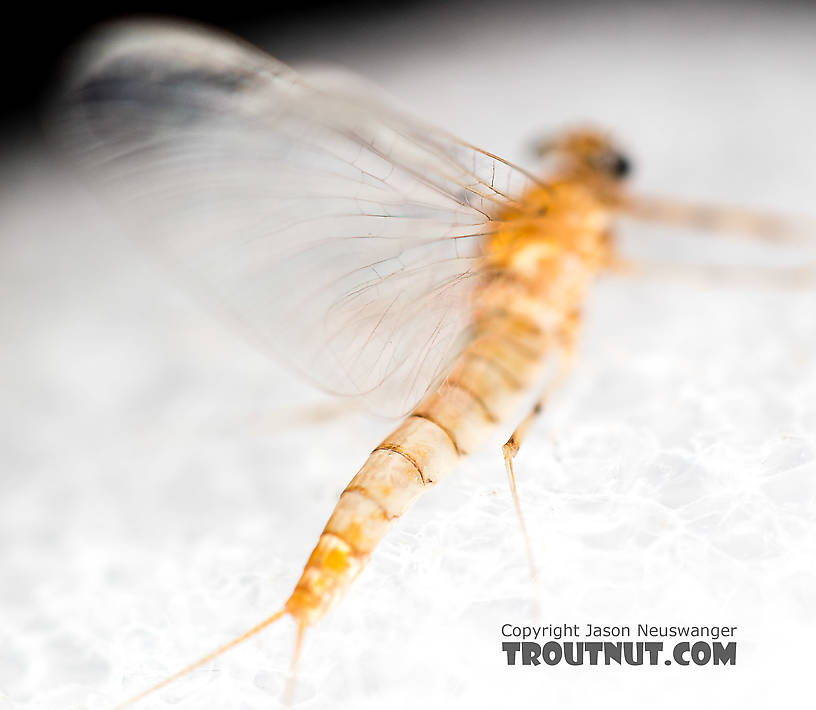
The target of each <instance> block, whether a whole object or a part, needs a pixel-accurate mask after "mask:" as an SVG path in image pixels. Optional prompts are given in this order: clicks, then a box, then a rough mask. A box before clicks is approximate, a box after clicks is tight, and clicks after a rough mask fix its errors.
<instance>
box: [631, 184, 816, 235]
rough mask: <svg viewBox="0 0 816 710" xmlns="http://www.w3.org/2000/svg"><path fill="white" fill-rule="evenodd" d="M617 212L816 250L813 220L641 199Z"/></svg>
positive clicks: (815, 221) (663, 200)
mask: <svg viewBox="0 0 816 710" xmlns="http://www.w3.org/2000/svg"><path fill="white" fill-rule="evenodd" d="M620 211H621V212H622V213H623V214H625V215H626V216H628V217H632V218H634V219H638V220H642V221H645V222H655V223H659V224H666V225H671V226H675V227H681V228H683V227H685V228H689V229H699V230H702V231H707V232H721V233H724V234H729V235H732V236H740V235H741V236H743V237H747V238H753V239H760V240H764V241H769V242H775V243H778V244H802V245H810V246H816V220H814V219H812V218H809V217H787V216H785V217H783V216H781V215H776V214H771V213H767V212H762V211H758V210H751V209H747V208H742V207H728V206H719V205H709V204H701V203H694V202H683V201H680V200H674V199H664V198H659V197H644V196H639V197H633V198H629V199H628V200H626V201H625V202H624V204H623V205H622V206H621V207H620Z"/></svg>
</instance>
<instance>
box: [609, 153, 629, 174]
mask: <svg viewBox="0 0 816 710" xmlns="http://www.w3.org/2000/svg"><path fill="white" fill-rule="evenodd" d="M631 171H632V164H631V163H630V162H629V160H627V159H626V158H625V157H624V156H623V155H620V154H616V155H615V157H614V158H613V159H612V162H611V165H610V169H609V172H611V173H612V174H613V175H614V176H615V177H618V178H623V177H626V176H627V175H628V174H629V173H630V172H631Z"/></svg>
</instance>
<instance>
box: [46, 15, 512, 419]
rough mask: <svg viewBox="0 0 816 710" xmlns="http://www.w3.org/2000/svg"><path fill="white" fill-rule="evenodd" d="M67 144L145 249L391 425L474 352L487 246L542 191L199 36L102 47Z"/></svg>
mask: <svg viewBox="0 0 816 710" xmlns="http://www.w3.org/2000/svg"><path fill="white" fill-rule="evenodd" d="M52 125H53V126H54V127H55V129H56V132H57V135H58V137H59V140H60V142H61V144H62V145H63V146H64V147H65V148H66V149H67V150H68V151H69V152H70V153H71V154H72V156H73V158H74V159H76V160H79V161H80V162H81V164H82V165H83V166H84V167H85V168H86V169H87V171H88V172H89V173H90V174H91V175H92V176H93V181H94V183H95V184H97V185H99V186H102V187H103V188H104V190H105V192H107V193H108V194H109V195H110V196H112V198H113V201H114V202H115V204H116V205H117V206H119V207H120V208H121V209H122V211H123V214H124V216H125V218H126V219H127V221H128V222H130V223H131V224H132V225H133V226H134V227H135V229H134V230H133V231H135V232H136V234H137V235H138V236H139V238H140V239H141V240H142V241H144V242H146V243H148V244H150V245H151V246H152V247H155V249H156V251H158V253H159V254H160V255H162V256H163V257H164V258H165V259H166V260H169V261H170V262H172V264H173V266H174V267H175V268H176V269H178V270H180V271H181V272H182V273H183V274H184V275H185V277H186V278H187V280H189V281H190V282H192V284H193V285H194V286H195V287H196V288H197V290H198V292H199V293H200V294H203V295H205V296H206V297H207V298H208V300H209V301H211V302H212V303H213V304H215V305H218V306H219V307H221V309H222V310H224V311H225V312H226V313H228V314H230V315H231V317H232V318H233V319H235V320H237V321H238V322H239V323H240V324H242V325H243V327H244V330H245V332H247V333H249V335H250V336H251V338H252V339H253V340H254V341H255V342H257V343H260V344H261V345H262V347H264V348H265V349H266V350H268V351H269V352H271V353H273V354H274V355H276V356H278V357H279V358H282V359H283V360H285V361H286V362H288V363H289V364H290V365H292V366H293V367H295V368H297V369H298V370H299V371H300V372H302V373H303V374H304V375H306V376H307V377H308V378H309V379H311V380H312V381H314V382H315V383H317V384H318V385H320V386H321V387H323V388H324V389H326V390H329V391H331V392H334V393H337V394H341V395H353V396H361V397H364V398H365V399H366V400H367V403H368V405H369V406H370V407H371V408H372V409H374V410H376V411H379V412H382V413H387V414H391V415H396V414H400V413H403V412H405V411H407V410H409V409H410V408H411V406H413V404H415V403H416V401H417V400H418V399H419V398H420V397H421V396H422V394H423V393H424V392H425V391H426V390H427V389H428V387H429V386H431V385H432V384H433V383H434V382H435V381H436V380H438V379H439V378H440V377H441V376H442V375H444V373H445V371H446V368H447V367H448V366H449V364H450V362H451V361H452V359H453V357H455V355H456V354H457V353H458V352H459V351H460V350H461V347H462V346H463V344H464V343H465V342H466V341H467V338H468V326H469V323H470V317H471V310H472V299H473V295H474V291H475V290H476V289H477V287H478V282H479V279H480V278H484V276H485V273H484V269H485V267H484V261H483V259H482V257H481V242H482V239H483V237H484V235H485V234H486V233H488V231H489V229H490V221H491V219H493V218H495V216H496V215H498V214H501V212H502V211H503V210H504V209H505V208H506V207H507V206H508V205H509V204H511V203H512V198H511V195H512V194H520V192H521V191H522V190H523V189H524V183H525V181H526V180H527V179H528V178H527V176H526V175H524V174H523V173H522V172H520V171H518V170H517V169H515V168H513V167H512V166H510V165H508V164H507V163H504V162H503V161H501V160H499V159H498V158H495V157H493V156H490V155H488V154H486V153H483V152H482V151H479V150H477V149H475V148H473V147H471V146H468V145H466V144H464V143H462V142H461V141H458V140H457V139H455V138H453V137H450V136H448V135H447V134H444V133H443V132H441V131H438V130H435V129H432V128H430V127H428V126H424V125H423V124H421V123H420V122H418V121H414V120H412V119H408V118H406V117H405V116H403V115H402V114H400V113H399V112H396V111H393V110H391V109H388V108H386V107H385V106H383V105H380V104H379V103H378V102H376V101H372V102H366V101H363V100H359V99H358V98H353V97H352V96H350V95H343V94H341V93H337V92H327V91H325V90H321V89H319V88H316V87H312V86H310V85H309V84H308V83H306V82H305V81H304V80H302V79H301V78H300V77H299V76H298V75H297V74H296V73H295V72H293V71H292V70H291V69H289V68H288V67H286V66H285V65H283V64H281V63H279V62H277V61H276V60H274V59H272V58H271V57H269V56H268V55H266V54H264V53H262V52H261V51H259V50H257V49H254V48H252V47H250V46H248V45H245V44H243V43H241V42H239V41H238V40H235V39H233V38H230V37H227V36H224V35H221V34H218V33H214V32H210V31H207V30H203V29H199V28H194V27H191V26H186V25H169V24H156V23H142V22H139V23H133V22H131V23H126V24H121V25H118V26H114V27H112V28H109V29H107V30H105V31H102V32H100V33H99V34H98V35H97V36H96V38H95V39H93V40H91V41H90V42H89V43H88V45H86V47H85V49H84V50H83V51H82V52H81V53H80V54H79V55H78V59H77V61H76V62H75V67H74V71H73V75H72V79H71V81H70V82H69V84H68V88H67V90H66V91H65V93H64V95H63V97H62V99H61V100H60V102H59V107H58V109H57V110H56V112H55V118H54V120H53V122H52Z"/></svg>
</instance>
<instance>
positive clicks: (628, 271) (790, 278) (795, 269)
mask: <svg viewBox="0 0 816 710" xmlns="http://www.w3.org/2000/svg"><path fill="white" fill-rule="evenodd" d="M610 270H611V271H612V272H613V273H617V274H621V275H627V276H635V277H642V278H651V279H674V280H679V281H681V282H682V281H684V282H687V283H690V284H703V285H712V284H717V285H725V286H756V287H761V288H780V289H785V290H795V289H807V290H813V289H816V263H814V264H804V265H802V266H779V267H774V266H768V267H764V266H749V265H739V264H673V263H670V262H660V261H656V262H649V261H643V262H640V261H628V260H623V259H619V260H617V261H616V262H615V263H614V264H613V265H612V267H611V269H610Z"/></svg>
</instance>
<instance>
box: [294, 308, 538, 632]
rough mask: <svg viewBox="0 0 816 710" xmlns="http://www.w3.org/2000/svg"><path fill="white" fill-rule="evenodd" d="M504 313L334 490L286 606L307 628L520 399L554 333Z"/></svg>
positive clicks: (486, 326)
mask: <svg viewBox="0 0 816 710" xmlns="http://www.w3.org/2000/svg"><path fill="white" fill-rule="evenodd" d="M536 330H537V329H536V328H535V327H534V326H533V325H532V324H525V326H524V327H521V326H520V325H519V323H518V318H517V317H516V316H514V315H513V314H512V313H510V312H504V313H502V314H499V313H497V314H496V316H495V317H493V318H491V319H490V321H489V322H487V323H483V324H482V326H481V328H480V329H479V331H480V332H479V333H478V335H477V336H476V338H475V339H474V340H473V342H472V343H471V344H470V345H469V346H468V347H467V348H466V349H465V350H464V352H463V353H462V354H461V356H460V357H459V358H458V360H457V361H456V363H455V364H454V366H453V368H452V370H451V372H450V374H449V376H448V377H447V378H446V380H445V382H443V383H442V385H441V386H440V387H439V388H437V389H436V390H435V391H434V392H432V393H430V394H429V395H428V396H427V397H425V399H424V400H423V401H422V402H420V404H419V405H418V406H417V407H416V408H415V410H414V411H413V412H412V413H411V414H410V415H409V416H408V417H407V418H406V419H405V421H403V422H402V424H400V426H399V427H397V428H396V429H395V430H394V431H393V432H392V433H391V434H389V435H388V436H386V437H385V439H383V441H382V442H381V443H380V444H379V445H378V446H377V447H376V448H375V449H374V451H373V452H372V453H371V455H370V456H369V457H368V459H367V460H366V462H365V464H363V467H362V468H361V469H360V471H359V472H358V473H357V475H356V476H354V478H353V479H352V480H351V482H350V483H349V485H348V486H347V487H346V489H345V490H344V491H343V493H342V494H341V496H340V500H339V502H338V504H337V506H336V508H335V509H334V512H333V513H332V516H331V518H330V519H329V521H328V523H327V524H326V527H325V528H324V530H323V533H322V534H321V536H320V539H319V541H318V543H317V545H316V546H315V549H314V551H313V552H312V554H311V556H310V557H309V560H308V562H307V563H306V567H305V569H304V571H303V574H302V576H301V578H300V580H299V581H298V583H297V585H296V587H295V591H294V592H293V593H292V596H291V597H290V599H289V600H288V601H287V604H286V610H287V611H288V612H289V613H290V614H291V615H292V616H294V617H295V618H296V619H298V621H299V622H300V623H302V624H305V625H311V624H313V623H314V622H315V621H317V620H318V619H319V618H320V617H321V616H322V615H323V614H324V613H325V612H326V611H328V610H329V609H330V608H331V607H333V606H334V605H335V604H336V603H337V602H339V601H340V599H341V598H342V595H343V592H344V591H345V588H346V587H347V586H348V585H349V584H350V583H351V582H352V580H353V579H354V578H355V577H356V576H357V574H358V573H359V572H360V571H361V570H362V569H363V567H364V566H365V564H366V561H367V559H368V556H369V555H370V553H371V552H372V551H373V550H374V548H375V547H376V545H377V544H378V543H379V541H380V540H381V539H382V538H383V537H384V536H385V534H386V533H387V532H388V530H389V528H390V527H391V526H392V525H393V523H394V522H395V520H396V519H397V518H399V517H400V516H401V515H402V514H403V513H405V512H406V511H407V510H408V508H409V507H410V506H411V505H413V503H414V502H416V500H417V499H418V498H419V497H420V496H421V495H422V494H423V493H424V492H425V491H427V490H428V489H429V488H431V487H432V486H433V485H434V484H435V483H437V482H438V481H439V480H440V479H441V478H442V477H443V476H445V475H447V474H448V473H450V472H451V471H452V470H453V469H454V468H455V467H456V465H457V463H458V462H459V460H460V459H461V458H462V457H463V456H464V455H466V454H468V453H471V452H472V451H474V450H475V449H476V448H477V447H478V446H479V445H480V444H482V443H483V442H484V441H485V439H486V438H488V436H489V435H490V433H491V432H492V430H493V429H494V428H495V427H496V426H497V425H498V424H499V423H500V422H502V421H504V420H506V418H507V416H508V415H509V414H510V412H512V411H513V410H515V409H517V408H518V407H519V405H520V403H521V402H522V401H523V399H524V397H525V395H526V393H527V391H528V389H529V386H530V385H531V384H532V382H533V381H535V380H536V379H538V377H539V376H540V374H541V371H542V368H543V366H544V364H545V363H546V361H547V355H548V353H549V349H550V347H549V346H550V343H551V341H552V340H551V338H550V337H547V336H546V335H545V334H544V333H543V332H542V331H540V330H538V331H537V336H535V337H534V336H533V332H534V331H536Z"/></svg>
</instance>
